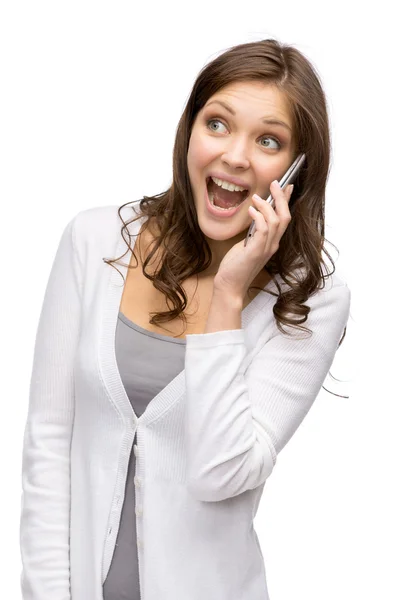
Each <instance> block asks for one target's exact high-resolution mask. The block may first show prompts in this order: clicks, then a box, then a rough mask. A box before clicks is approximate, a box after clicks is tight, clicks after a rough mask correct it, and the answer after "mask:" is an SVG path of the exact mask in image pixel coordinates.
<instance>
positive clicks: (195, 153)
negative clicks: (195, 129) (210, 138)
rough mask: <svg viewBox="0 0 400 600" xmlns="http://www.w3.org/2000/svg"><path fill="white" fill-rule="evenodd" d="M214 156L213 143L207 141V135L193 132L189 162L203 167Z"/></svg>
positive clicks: (193, 165)
mask: <svg viewBox="0 0 400 600" xmlns="http://www.w3.org/2000/svg"><path fill="white" fill-rule="evenodd" d="M214 154H215V151H214ZM212 157H213V148H212V144H210V143H209V142H207V138H206V137H205V136H201V135H199V134H197V135H196V134H193V135H192V136H191V138H190V142H189V148H188V164H189V165H190V166H192V167H195V168H203V167H204V166H206V165H207V164H208V163H209V162H210V161H211V160H212Z"/></svg>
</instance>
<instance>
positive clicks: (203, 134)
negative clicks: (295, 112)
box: [187, 81, 296, 265]
mask: <svg viewBox="0 0 400 600" xmlns="http://www.w3.org/2000/svg"><path fill="white" fill-rule="evenodd" d="M217 101H218V102H217ZM220 102H222V103H223V104H224V105H225V106H222V104H220ZM229 108H230V109H231V110H229ZM232 112H234V113H235V115H234V114H232ZM264 119H269V120H271V121H272V120H273V121H281V122H282V123H283V124H278V123H266V122H263V120H264ZM285 125H286V126H285ZM295 157H296V154H295V148H294V132H293V122H292V118H291V113H290V109H289V104H288V102H287V100H286V98H285V96H284V94H283V93H282V92H280V91H279V90H278V89H277V88H276V87H275V86H273V85H270V84H265V83H263V82H258V81H257V82H237V83H233V84H230V85H228V86H226V87H224V88H222V89H221V90H219V91H218V92H217V93H216V94H214V95H213V96H212V97H211V98H209V100H208V101H207V102H206V104H205V106H204V107H203V108H202V109H201V110H200V111H199V112H198V114H197V115H196V119H195V121H194V123H193V128H192V133H191V137H190V141H189V148H188V154H187V164H188V172H189V178H190V184H191V189H192V194H193V198H194V203H195V207H196V211H197V218H198V223H199V227H200V229H201V230H202V232H203V234H204V235H205V237H206V238H207V241H208V243H209V244H210V247H211V249H212V253H213V263H214V264H216V265H217V264H219V262H220V261H221V260H222V258H223V256H224V255H225V254H226V252H228V250H229V249H230V248H231V247H232V246H233V245H234V244H235V243H237V242H238V241H240V240H241V239H244V237H245V236H246V233H247V229H248V227H249V226H250V224H251V222H252V219H251V217H250V215H249V214H248V207H249V206H250V205H251V196H252V195H253V194H254V193H256V194H258V195H259V196H261V198H264V199H266V198H267V197H268V196H269V194H270V184H271V183H272V181H273V180H274V179H278V181H279V179H280V178H281V177H282V175H284V173H285V172H286V171H287V169H288V168H289V166H290V165H291V164H292V162H293V160H294V159H295ZM211 174H216V175H217V176H218V177H220V178H222V179H224V178H225V179H227V180H229V179H231V180H232V181H235V178H236V179H239V182H238V183H239V185H242V187H246V188H247V189H248V190H249V191H248V195H247V198H246V200H245V201H244V202H243V205H242V208H241V209H240V210H239V211H238V212H237V213H236V214H235V215H234V216H232V217H231V218H228V219H218V218H215V217H213V216H212V215H211V214H210V213H209V212H208V211H207V208H206V204H205V189H206V182H207V179H208V177H209V176H210V175H211Z"/></svg>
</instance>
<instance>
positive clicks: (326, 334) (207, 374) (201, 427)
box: [185, 285, 350, 501]
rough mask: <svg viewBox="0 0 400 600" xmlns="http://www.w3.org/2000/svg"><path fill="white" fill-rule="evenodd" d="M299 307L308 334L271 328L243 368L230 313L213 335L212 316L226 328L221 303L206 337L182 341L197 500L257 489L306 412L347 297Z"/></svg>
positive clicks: (321, 298)
mask: <svg viewBox="0 0 400 600" xmlns="http://www.w3.org/2000/svg"><path fill="white" fill-rule="evenodd" d="M328 287H329V286H328ZM221 302H222V301H221ZM307 305H308V306H310V308H311V311H310V313H309V315H308V320H307V322H306V326H307V327H309V328H310V329H311V330H312V331H313V332H314V333H313V335H312V336H311V337H306V336H308V334H307V333H306V332H298V331H296V330H293V329H291V328H290V329H289V331H290V332H291V335H290V336H289V335H283V334H281V333H280V332H279V330H278V329H277V330H276V331H277V333H275V335H274V336H273V337H272V338H271V339H270V340H269V341H268V342H267V343H266V344H264V346H263V347H262V348H261V350H260V351H259V352H258V354H256V355H255V356H254V358H253V360H252V362H251V363H250V365H249V366H248V368H247V369H246V368H245V365H244V362H245V361H244V359H245V357H246V354H247V350H246V345H245V336H244V330H243V329H236V328H233V327H234V326H235V323H236V324H237V323H238V321H237V319H236V320H235V316H234V314H235V309H233V314H232V315H231V319H232V320H231V324H232V329H231V330H224V329H221V330H219V331H218V329H217V327H218V325H217V322H218V314H220V315H221V316H220V318H221V324H222V326H224V325H226V324H227V323H228V322H229V317H228V316H227V314H226V310H227V309H226V303H225V304H224V305H222V304H221V305H220V306H219V307H218V304H216V305H215V306H214V307H212V314H213V315H214V316H213V317H212V321H211V320H210V323H211V322H212V326H211V329H212V330H213V331H212V332H209V333H207V335H204V334H192V335H187V336H186V357H185V375H186V390H187V399H186V403H187V404H186V443H187V454H188V464H189V482H188V488H189V490H190V492H191V493H192V494H193V495H194V496H195V497H196V498H198V499H199V500H204V501H218V500H224V499H226V498H229V497H233V496H236V495H238V494H240V493H242V492H244V491H246V490H249V489H254V488H256V487H258V486H260V485H261V484H263V483H264V482H265V480H266V479H267V478H268V477H269V475H270V474H271V472H272V470H273V467H274V465H275V463H276V457H277V454H278V453H279V452H280V451H281V450H282V448H283V447H284V446H285V445H286V443H287V442H288V441H289V440H290V438H291V437H292V435H293V434H294V432H295V431H296V430H297V428H298V427H299V425H300V424H301V422H302V421H303V419H304V417H305V416H306V414H307V413H308V411H309V410H310V408H311V406H312V404H313V402H314V400H315V398H316V397H317V395H318V393H319V391H320V389H321V386H322V384H323V383H324V380H325V378H326V376H327V374H328V371H329V369H330V366H331V364H332V362H333V359H334V356H335V352H336V350H337V347H338V344H339V341H340V338H341V336H342V334H343V329H344V327H345V325H346V322H347V320H348V316H349V307H350V290H349V289H348V287H347V286H346V285H336V286H332V287H331V289H326V288H325V289H324V290H320V291H318V292H317V293H316V294H315V295H313V296H311V297H310V298H309V299H308V301H307ZM208 327H209V324H207V328H208ZM207 328H206V329H207ZM299 336H300V337H299ZM301 338H303V339H301Z"/></svg>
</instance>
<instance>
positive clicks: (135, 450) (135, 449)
mask: <svg viewBox="0 0 400 600" xmlns="http://www.w3.org/2000/svg"><path fill="white" fill-rule="evenodd" d="M133 453H134V455H135V456H137V455H138V447H137V445H136V444H134V446H133Z"/></svg>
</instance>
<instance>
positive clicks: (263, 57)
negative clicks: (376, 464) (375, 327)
mask: <svg viewBox="0 0 400 600" xmlns="http://www.w3.org/2000/svg"><path fill="white" fill-rule="evenodd" d="M249 81H260V82H263V83H268V84H271V85H273V86H276V88H277V89H278V90H279V91H280V92H282V93H283V94H284V95H285V96H286V98H287V100H288V102H289V107H290V109H291V113H292V118H293V127H294V139H295V143H296V146H297V148H296V150H297V151H296V152H295V155H296V156H297V155H298V154H299V153H300V152H304V153H305V154H306V160H305V162H304V163H303V166H302V167H301V169H300V172H299V175H298V176H297V178H296V184H295V187H294V189H293V193H292V196H291V199H290V203H289V210H290V213H291V216H292V219H291V221H290V223H289V225H288V227H287V229H286V230H285V232H284V234H283V236H282V238H281V239H280V242H279V249H278V250H277V252H276V253H275V254H274V255H273V256H272V257H271V258H270V260H269V261H268V263H267V264H266V265H265V266H264V269H265V270H266V271H267V272H268V273H269V275H270V277H271V279H272V280H273V281H274V283H275V285H276V287H277V289H278V292H279V293H278V294H276V293H274V292H272V291H268V290H263V289H262V288H259V287H257V286H253V287H252V288H250V289H257V290H259V291H264V292H266V293H269V294H273V295H274V296H276V297H277V300H276V303H275V305H274V306H273V313H274V317H275V320H276V324H277V327H278V329H279V330H280V331H281V333H286V332H285V331H284V329H283V327H282V325H289V326H291V327H294V328H298V329H303V330H306V331H308V332H310V333H312V332H311V331H310V329H308V328H307V327H302V326H301V323H304V322H305V321H306V320H307V316H308V313H309V311H310V308H309V307H308V306H306V305H305V304H304V302H306V301H307V299H308V298H309V297H310V295H312V294H313V293H314V292H315V291H316V290H317V289H320V284H321V283H322V287H324V285H325V283H324V279H325V278H327V277H329V276H330V275H332V274H333V273H334V271H335V266H334V263H333V260H332V258H331V256H330V255H329V253H328V252H327V250H326V249H325V248H324V242H325V188H326V184H327V178H328V174H329V167H330V154H331V147H330V130H329V120H328V112H327V104H326V98H325V94H324V91H323V89H322V85H321V82H320V79H319V76H318V74H317V72H316V71H315V69H314V67H313V66H312V65H311V63H310V62H309V61H308V60H307V59H306V58H305V57H304V56H303V54H302V53H301V52H299V50H297V49H296V48H294V47H293V46H290V45H287V44H282V43H280V42H278V41H277V40H275V39H267V40H261V41H256V42H250V43H245V44H239V45H237V46H234V47H231V48H229V49H228V50H226V51H225V52H223V53H222V54H220V55H219V56H218V57H217V58H215V59H214V60H213V61H212V62H210V63H209V64H207V65H206V66H205V67H204V68H203V69H202V70H201V71H200V73H199V75H198V77H197V79H196V81H195V83H194V85H193V89H192V91H191V94H190V97H189V99H188V101H187V104H186V107H185V109H184V111H183V114H182V116H181V118H180V121H179V124H178V128H177V132H176V138H175V143H174V149H173V179H172V184H171V186H170V188H169V189H167V190H166V191H164V192H162V193H160V194H156V195H154V196H143V199H142V200H140V203H139V204H140V209H139V211H140V212H139V215H138V216H136V217H134V218H132V219H131V220H129V221H127V222H125V221H124V219H123V218H122V216H121V210H122V208H123V207H125V206H127V205H128V204H130V202H127V203H126V204H123V205H122V206H120V207H119V209H118V214H119V217H120V219H121V221H122V227H121V235H122V237H123V238H124V240H125V241H126V244H127V246H128V248H127V250H126V252H125V253H124V254H123V255H122V256H121V257H118V258H116V259H106V258H103V260H104V262H106V263H107V264H109V265H110V266H113V265H112V263H113V262H117V261H119V260H120V259H121V258H122V257H123V256H125V254H126V253H127V252H128V250H131V252H132V255H133V256H134V257H135V259H136V261H137V257H136V254H135V251H134V248H132V247H131V245H130V238H131V234H130V232H129V230H128V227H127V226H128V225H129V224H130V223H132V222H133V221H136V220H137V219H139V218H142V217H143V216H147V217H148V219H147V220H146V221H145V222H144V224H143V226H142V232H144V231H146V230H147V229H148V227H149V226H150V231H152V232H153V231H154V230H156V231H157V235H156V236H155V240H154V247H153V248H152V250H151V251H150V253H149V254H148V256H147V257H146V258H145V261H144V263H143V268H142V270H143V274H144V276H145V277H146V278H147V279H149V280H151V281H152V282H153V285H154V287H155V288H156V289H157V290H159V291H161V292H162V293H163V294H164V295H165V297H166V301H167V306H170V304H169V301H170V302H171V303H172V308H171V309H170V310H168V311H164V312H153V313H151V315H152V316H151V319H150V321H149V322H150V323H151V324H157V325H160V324H161V323H165V322H168V321H171V320H172V319H175V318H177V317H179V318H180V319H182V320H183V321H184V322H185V324H186V323H187V319H186V316H185V314H184V312H183V311H184V310H185V309H186V307H187V296H186V293H185V290H184V289H183V288H182V286H181V283H182V282H183V281H185V280H186V279H187V278H188V277H190V276H194V275H197V274H199V273H201V272H202V271H204V270H206V269H207V268H208V267H209V266H210V264H211V261H212V253H211V249H210V246H209V244H208V243H207V240H206V239H205V237H204V235H203V232H202V231H201V229H200V227H199V224H198V221H197V213H196V208H195V203H194V199H193V195H192V190H191V185H190V180H189V173H188V167H187V153H188V147H189V140H190V136H191V131H192V126H193V123H194V121H195V118H196V115H197V113H198V112H199V110H201V109H202V107H203V106H204V105H205V104H206V102H207V100H208V99H209V98H210V97H211V96H212V95H214V94H215V93H216V92H217V91H218V90H220V89H221V88H223V87H225V86H227V85H229V84H232V83H236V82H249ZM153 226H154V227H153ZM124 232H126V234H127V239H126V238H125V237H124ZM334 247H335V249H336V250H337V248H336V246H334ZM160 248H161V251H162V259H161V260H160V261H159V264H158V267H159V268H157V269H156V270H155V271H154V272H153V273H148V272H147V271H146V268H147V266H148V264H149V262H150V261H151V259H152V258H153V256H154V255H155V254H156V253H157V256H159V254H158V253H159V250H160ZM322 252H324V253H325V254H326V256H327V257H328V258H329V260H330V262H331V264H332V266H333V271H332V272H331V273H329V274H328V275H324V273H323V270H322V264H324V266H326V265H325V263H324V262H323V258H322ZM127 266H128V268H136V267H137V266H138V262H137V264H136V267H133V266H131V265H127ZM297 269H300V271H301V273H302V276H301V277H296V274H295V273H294V271H297ZM117 270H118V269H117ZM120 274H121V273H120ZM276 274H279V275H280V276H281V278H282V280H283V281H284V282H285V283H286V284H287V285H288V288H289V289H287V290H286V291H284V292H282V290H281V288H280V286H279V283H278V281H277V280H276V278H275V275H276ZM121 275H122V274H121ZM296 317H297V318H296ZM345 335H346V327H345V328H344V331H343V335H342V338H341V340H340V342H339V345H338V347H339V346H340V345H341V343H342V341H343V339H344V337H345ZM324 389H325V388H324ZM345 397H347V396H345Z"/></svg>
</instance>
